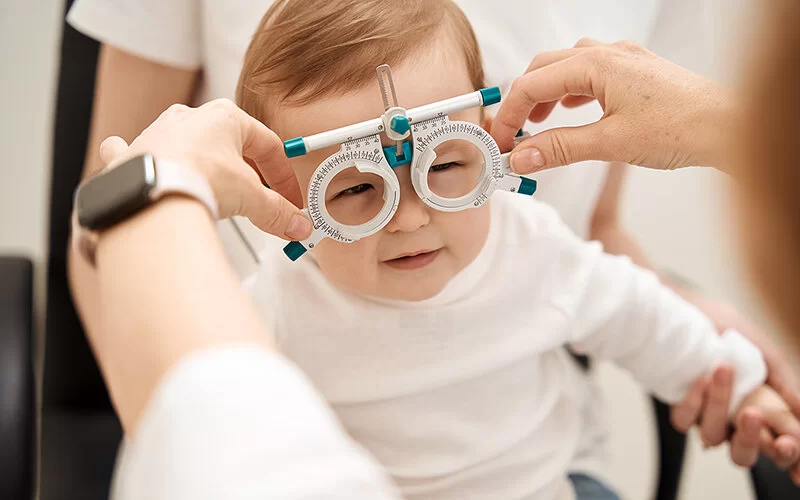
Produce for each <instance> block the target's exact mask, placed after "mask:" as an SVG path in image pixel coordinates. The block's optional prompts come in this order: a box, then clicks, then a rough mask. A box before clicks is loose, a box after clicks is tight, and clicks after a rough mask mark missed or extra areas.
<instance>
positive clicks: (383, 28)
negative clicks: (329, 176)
mask: <svg viewBox="0 0 800 500" xmlns="http://www.w3.org/2000/svg"><path fill="white" fill-rule="evenodd" d="M442 30H446V31H444V32H445V33H447V35H448V36H449V38H450V40H451V41H452V43H455V44H457V45H458V46H459V48H460V49H461V51H462V52H463V54H464V60H465V65H466V68H467V72H468V74H469V78H470V81H471V83H472V84H473V86H474V87H475V89H476V90H477V89H480V88H482V87H484V86H485V85H484V74H483V65H482V61H481V56H480V49H479V48H478V42H477V40H476V39H475V33H474V32H473V31H472V26H471V25H470V23H469V21H468V20H467V18H466V16H465V15H464V13H463V12H462V11H461V9H459V8H458V6H456V5H455V4H454V3H453V2H452V1H451V0H398V1H386V0H336V1H331V0H278V1H277V2H275V3H274V4H273V5H272V7H270V9H269V10H268V11H267V13H266V14H265V15H264V17H263V19H262V20H261V23H260V25H259V27H258V30H257V31H256V33H255V35H254V36H253V39H252V41H251V42H250V46H249V47H248V49H247V53H246V54H245V58H244V65H243V68H242V73H241V75H240V76H239V84H238V86H237V89H236V102H237V104H238V105H239V106H240V107H241V108H242V109H244V110H245V111H247V112H248V113H249V114H251V115H252V116H254V117H255V118H257V119H258V120H260V121H262V122H264V123H268V121H269V120H268V111H269V106H270V105H273V104H274V103H281V104H284V105H296V106H300V105H304V104H308V103H310V102H313V101H315V100H316V99H319V98H321V97H326V96H331V95H344V94H346V93H348V92H352V91H355V90H358V89H360V88H363V87H364V86H365V85H368V84H369V83H371V82H374V81H376V77H375V68H376V67H377V66H379V65H381V64H390V65H398V64H400V63H402V62H404V61H405V60H406V59H407V58H408V57H409V56H410V55H411V54H413V53H414V52H415V51H416V50H418V49H419V48H420V47H422V46H423V45H424V44H426V43H429V44H433V43H434V41H435V40H434V39H435V38H436V37H437V36H438V35H439V34H440V32H442ZM421 84H423V85H424V84H425V82H424V81H422V82H421Z"/></svg>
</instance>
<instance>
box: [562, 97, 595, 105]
mask: <svg viewBox="0 0 800 500" xmlns="http://www.w3.org/2000/svg"><path fill="white" fill-rule="evenodd" d="M594 100H595V99H594V97H589V96H585V95H568V96H567V97H565V98H563V99H561V105H562V106H564V107H565V108H577V107H578V106H583V105H584V104H589V103H590V102H592V101H594Z"/></svg>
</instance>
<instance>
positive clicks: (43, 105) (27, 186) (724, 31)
mask: <svg viewBox="0 0 800 500" xmlns="http://www.w3.org/2000/svg"><path fill="white" fill-rule="evenodd" d="M165 1H168V0H165ZM670 3H671V4H672V7H673V8H671V9H669V12H668V13H666V14H664V15H659V16H658V18H657V19H656V21H655V22H656V24H657V26H656V29H655V30H654V33H655V35H654V38H653V39H652V41H651V43H650V44H649V48H650V49H651V50H653V51H655V52H656V53H658V54H660V55H662V56H664V57H666V58H668V59H671V60H673V61H675V62H677V63H679V64H681V65H683V66H686V67H688V68H690V69H692V70H694V71H697V72H699V73H702V74H705V75H708V76H710V77H712V78H715V79H718V80H721V81H723V82H726V83H729V84H735V81H734V79H733V77H732V75H734V74H735V73H736V70H737V68H736V67H735V65H733V64H732V62H731V61H732V56H735V54H736V53H737V51H740V50H742V49H743V48H744V47H742V46H740V44H742V43H743V40H742V37H740V36H739V35H740V33H742V30H745V29H746V25H747V20H748V18H749V16H748V11H749V9H750V5H749V3H750V2H749V1H748V0H715V1H705V2H694V1H690V0H671V1H670ZM698 4H702V7H701V8H698ZM63 23H64V2H63V1H61V0H3V1H2V2H0V103H2V112H0V153H2V162H0V255H20V256H26V257H28V258H30V259H31V260H32V262H33V263H34V267H33V269H34V276H35V278H34V284H35V286H34V290H35V297H36V300H35V301H34V304H35V331H36V332H38V335H39V337H40V338H39V342H38V343H37V346H38V349H39V352H41V347H42V345H43V342H42V337H43V332H44V330H45V311H46V299H47V293H46V291H47V280H46V276H47V264H48V262H47V259H48V250H49V248H48V241H49V238H48V234H49V233H48V231H49V216H50V211H51V203H50V201H51V198H50V192H51V191H50V189H51V188H50V181H51V175H52V164H53V161H52V158H53V139H54V138H53V130H54V116H55V109H56V107H55V106H56V90H57V86H58V69H59V62H60V54H61V41H62V29H63ZM675 32H681V33H684V34H685V36H683V37H680V39H681V41H680V42H676V41H675V40H676V37H675V36H674V33H675ZM659 34H661V35H663V36H662V37H661V38H659ZM662 38H663V39H662ZM69 69H70V68H65V70H66V71H69ZM81 123H83V122H81ZM729 211H730V208H729V205H728V200H727V180H726V178H725V176H724V175H722V174H719V173H716V172H713V171H711V170H706V169H703V170H700V169H694V170H692V169H688V170H685V171H682V172H678V173H677V174H676V173H667V174H662V173H658V172H652V171H646V170H644V169H638V170H635V171H633V172H632V173H631V174H630V175H629V179H628V181H627V185H626V189H625V194H624V209H623V218H624V223H625V225H626V227H627V228H628V229H629V230H630V231H631V232H632V233H633V234H634V235H635V237H636V239H637V240H638V241H639V242H640V243H641V245H642V246H643V247H644V250H645V251H646V252H647V254H648V255H649V256H650V257H651V258H652V260H653V261H655V262H656V263H657V264H658V265H659V266H662V267H665V268H669V269H670V270H672V271H674V272H677V273H680V274H681V275H683V276H686V277H689V278H691V280H693V281H694V282H695V283H697V284H698V285H699V286H700V287H701V288H702V289H703V290H705V291H706V292H708V293H709V294H711V295H712V296H716V297H719V298H723V299H726V300H727V301H729V302H731V303H733V304H734V305H736V306H737V307H739V308H740V309H741V310H742V311H743V312H745V313H748V314H749V315H750V316H751V317H753V318H754V319H755V320H756V321H757V322H759V323H760V324H761V325H762V326H765V327H766V328H769V324H768V323H766V320H765V315H764V314H763V311H762V310H761V306H760V304H759V303H758V302H757V301H756V300H755V298H754V296H753V294H752V293H751V290H750V289H749V287H748V286H747V285H746V284H745V283H746V282H745V280H744V273H743V269H742V265H741V260H740V258H739V255H738V254H737V252H736V239H735V238H736V235H735V234H734V232H733V228H732V224H731V217H730V216H729ZM0 360H3V361H2V362H9V361H8V358H3V355H2V353H0ZM601 371H602V379H603V390H604V391H606V392H607V394H608V395H609V400H608V404H609V412H610V415H611V422H612V436H613V452H614V456H613V471H614V478H615V480H616V483H617V484H618V485H619V488H620V490H621V492H622V493H623V495H624V496H625V497H626V498H631V499H635V498H648V497H649V496H650V495H651V494H652V491H653V489H654V487H655V481H656V473H657V464H656V438H655V433H654V424H653V414H652V410H651V407H650V402H649V399H648V398H647V397H646V396H645V394H644V393H643V392H642V391H641V390H640V389H639V388H638V386H637V385H636V384H635V383H634V382H632V381H631V380H630V378H629V377H627V376H626V375H624V374H622V373H620V372H618V371H617V370H615V369H614V368H612V367H608V366H602V367H601ZM0 382H2V381H0ZM0 429H2V428H0ZM109 466H110V465H109ZM100 467H101V468H102V467H103V466H102V465H100ZM680 498H682V499H684V500H700V499H708V498H725V499H729V500H749V499H753V498H755V497H754V495H753V491H752V488H751V485H750V481H749V478H748V476H747V471H743V470H739V469H736V468H735V467H734V466H732V465H731V464H730V462H729V460H728V456H727V449H726V447H720V448H717V449H715V450H709V451H703V450H702V448H701V446H700V444H699V442H698V440H697V439H696V436H694V435H692V436H691V439H690V446H689V450H688V455H687V458H686V466H685V468H684V478H683V482H682V486H681V489H680Z"/></svg>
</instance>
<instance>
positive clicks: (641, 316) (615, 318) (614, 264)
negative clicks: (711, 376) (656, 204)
mask: <svg viewBox="0 0 800 500" xmlns="http://www.w3.org/2000/svg"><path fill="white" fill-rule="evenodd" d="M491 204H492V206H491V210H492V221H491V230H490V234H489V237H488V239H487V243H486V244H485V247H484V248H483V249H482V251H481V253H480V254H479V256H478V257H477V258H476V260H475V261H474V262H472V263H471V264H470V265H469V266H468V267H467V268H466V269H465V270H463V271H462V272H461V273H460V274H458V275H457V276H456V277H455V278H454V279H453V280H452V281H451V282H450V283H449V284H448V285H447V287H446V288H445V289H444V290H443V291H442V292H441V293H440V294H439V295H437V296H436V297H434V298H432V299H430V300H426V301H422V302H414V303H412V302H399V301H388V300H380V299H372V298H366V297H360V296H356V295H353V294H349V293H345V292H342V291H341V290H340V289H338V288H336V287H335V286H334V285H333V284H331V283H330V282H328V281H327V280H326V278H325V277H324V276H323V275H322V273H321V272H320V270H319V268H318V267H317V266H316V264H315V263H314V261H313V259H311V258H303V259H300V260H299V261H298V262H295V263H290V262H288V261H286V260H285V257H283V256H282V255H281V254H280V253H279V252H276V253H275V254H274V256H273V257H272V258H271V259H270V258H269V257H267V260H266V262H267V263H268V264H267V265H265V266H264V269H263V270H262V272H261V274H260V275H259V277H258V280H257V281H256V283H255V285H254V286H253V292H252V293H253V295H254V297H255V298H256V299H257V301H258V302H259V304H260V308H261V310H262V311H264V313H265V316H266V317H267V319H268V322H269V326H270V328H271V330H272V331H274V332H275V333H276V335H277V341H278V342H279V345H280V347H281V350H282V351H283V352H284V353H285V354H286V355H287V356H288V357H289V358H290V359H291V360H292V361H293V362H294V363H296V364H297V365H298V366H299V367H300V368H301V369H302V370H303V371H304V372H305V373H306V374H307V375H308V376H309V377H310V379H311V380H312V381H313V383H314V385H315V386H316V387H317V388H318V389H319V390H320V392H321V393H322V395H323V396H324V397H325V399H326V400H327V401H328V403H329V404H330V405H331V406H332V408H333V410H334V411H335V413H336V415H337V416H338V418H339V419H340V421H341V422H342V424H343V426H344V428H345V429H346V430H347V432H348V433H349V434H350V436H352V437H353V438H354V439H355V440H356V441H357V442H359V443H360V444H361V445H362V446H364V447H365V448H366V449H367V450H368V451H369V452H370V453H372V455H373V456H374V457H375V458H376V459H377V460H378V461H379V462H380V463H381V464H382V465H383V467H384V468H385V470H386V471H387V472H388V473H389V475H390V476H391V478H392V479H393V480H394V482H395V484H397V485H398V486H399V487H400V489H401V491H402V493H403V496H404V497H406V498H409V499H422V498H424V499H437V500H450V499H453V500H456V499H458V500H461V499H464V498H470V499H496V498H503V499H522V498H526V499H527V498H542V499H547V498H554V497H555V496H556V495H557V493H556V492H557V491H558V490H559V489H560V488H561V487H562V486H563V481H564V478H565V476H566V474H567V472H569V471H583V472H589V473H592V474H595V475H600V476H602V475H603V472H604V471H605V467H604V464H602V463H598V460H596V457H594V456H592V455H591V454H588V458H586V457H587V454H586V453H582V452H581V450H582V449H583V448H582V445H584V444H585V439H586V437H585V436H584V435H583V431H584V429H585V427H586V423H587V422H588V421H590V420H591V418H592V416H591V415H586V414H584V412H582V402H583V400H584V397H583V394H581V391H584V390H586V385H585V384H581V383H579V380H580V379H579V377H581V376H582V374H581V373H580V371H579V370H577V369H576V368H575V364H574V362H573V360H571V359H569V357H568V355H566V354H565V352H564V350H563V349H561V346H563V345H564V344H565V343H571V344H572V345H573V346H574V347H575V348H576V349H577V350H578V351H581V352H586V353H589V354H591V355H592V356H595V357H598V358H605V359H610V360H613V361H614V362H616V363H617V364H618V365H619V366H621V367H623V368H625V369H627V370H629V371H630V372H631V373H632V374H633V375H634V377H636V378H637V379H638V380H640V381H641V382H642V383H643V384H644V385H645V386H646V387H647V388H648V389H650V390H651V391H653V392H654V393H655V394H656V395H657V396H659V397H660V398H661V399H663V400H665V401H666V402H670V403H674V402H677V401H679V400H680V399H681V398H682V397H683V396H684V394H685V393H686V391H687V390H688V388H689V387H690V385H691V384H692V383H693V382H694V381H695V380H696V379H697V378H698V377H699V376H701V375H704V374H707V373H709V372H710V371H711V370H712V369H713V368H714V367H715V366H717V365H718V364H720V363H721V362H723V361H724V362H726V363H730V364H731V365H733V367H734V368H735V370H736V378H735V387H734V392H733V394H734V395H733V398H732V404H731V408H735V407H737V406H738V404H739V402H740V401H741V399H742V397H743V396H744V395H745V394H746V393H748V392H750V391H751V390H752V389H754V388H755V387H757V386H758V385H760V384H761V383H763V381H764V379H765V375H766V368H765V365H764V362H763V359H762V357H761V355H760V353H759V352H758V350H757V349H756V348H755V347H754V346H752V345H751V344H750V343H749V342H748V341H747V340H746V339H744V338H743V337H742V336H741V335H739V334H738V333H736V332H733V331H730V332H727V333H726V334H725V335H722V336H720V335H718V333H717V332H716V331H715V329H714V326H713V325H712V324H711V322H710V321H709V320H708V319H706V318H705V317H704V316H703V315H702V314H701V313H700V312H699V311H698V310H697V309H695V308H694V307H693V306H691V305H689V304H687V303H685V302H684V301H682V300H681V299H680V298H679V297H678V296H677V295H676V294H675V293H673V292H672V291H671V290H669V289H668V288H666V287H663V286H662V285H661V284H660V283H659V281H658V279H657V278H656V276H655V275H654V274H653V273H650V272H647V271H644V270H642V269H640V268H638V267H636V266H635V265H633V264H632V263H631V262H630V260H629V259H628V258H625V257H615V256H611V255H608V254H604V253H603V252H602V249H601V247H600V245H599V244H598V243H586V242H584V241H582V240H580V239H579V238H577V237H576V236H574V235H573V234H572V233H571V232H570V231H569V230H568V229H567V228H566V226H565V225H564V224H563V223H562V222H561V221H560V220H559V218H558V217H557V216H556V214H555V213H554V212H553V210H552V209H550V208H549V207H547V206H545V205H544V204H542V203H539V202H537V201H535V200H533V199H531V198H527V197H522V196H518V195H511V194H507V193H498V194H497V195H495V197H494V198H493V199H492V201H491Z"/></svg>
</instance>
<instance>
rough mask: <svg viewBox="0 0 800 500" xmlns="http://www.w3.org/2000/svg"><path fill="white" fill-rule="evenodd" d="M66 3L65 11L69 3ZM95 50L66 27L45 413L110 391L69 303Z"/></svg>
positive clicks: (85, 405)
mask: <svg viewBox="0 0 800 500" xmlns="http://www.w3.org/2000/svg"><path fill="white" fill-rule="evenodd" d="M65 4H66V5H65V6H66V10H65V12H66V11H67V10H69V7H70V6H71V5H72V0H67V1H66V2H65ZM98 49H99V44H98V43H97V42H96V41H95V40H92V39H91V38H88V37H86V36H85V35H83V34H81V33H79V32H78V31H76V30H75V29H73V28H72V27H71V26H69V25H68V24H67V23H66V22H64V31H63V37H62V44H61V64H60V69H59V77H58V97H57V101H56V114H55V131H54V142H53V173H52V178H51V185H50V234H49V255H48V257H49V258H48V269H47V320H46V330H45V362H44V382H43V384H44V387H43V411H45V412H47V411H48V410H49V409H51V408H54V407H55V408H65V407H67V408H75V409H99V408H109V409H111V404H110V402H109V398H108V391H107V390H106V387H105V384H104V382H103V379H102V377H101V376H100V371H99V369H98V367H97V363H96V362H95V360H94V358H93V357H92V353H91V350H90V349H89V345H88V343H87V341H86V336H85V335H84V332H83V328H82V327H81V324H80V321H79V320H78V317H77V315H76V313H75V308H74V306H73V304H72V299H71V296H70V292H69V286H68V284H67V268H66V262H67V242H68V237H69V231H70V224H69V217H70V212H71V210H72V195H73V192H74V190H75V188H76V187H77V185H78V182H79V180H80V177H81V172H82V170H83V162H84V155H85V153H86V143H87V139H88V134H89V122H90V119H91V114H92V101H93V99H94V83H95V70H96V67H97V56H98Z"/></svg>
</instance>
